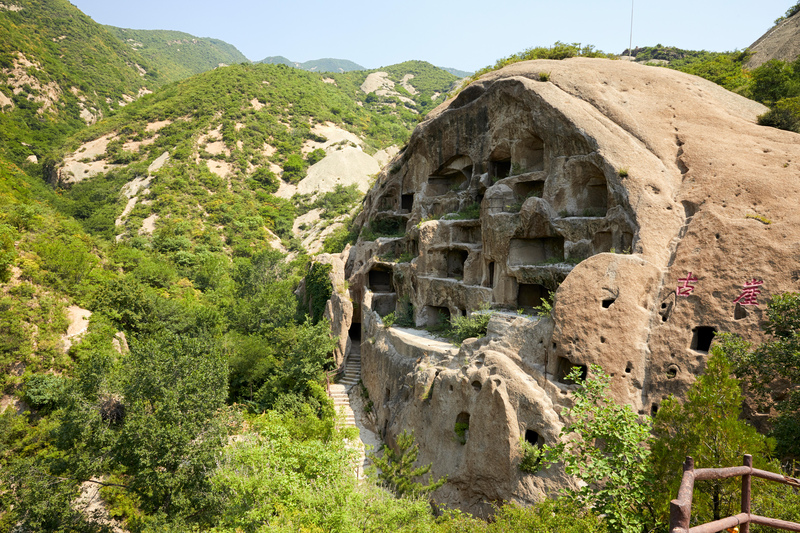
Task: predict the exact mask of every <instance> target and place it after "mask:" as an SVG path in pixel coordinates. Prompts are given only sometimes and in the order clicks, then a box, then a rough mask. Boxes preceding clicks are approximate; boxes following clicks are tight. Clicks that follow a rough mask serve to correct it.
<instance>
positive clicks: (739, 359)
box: [720, 293, 800, 459]
mask: <svg viewBox="0 0 800 533" xmlns="http://www.w3.org/2000/svg"><path fill="white" fill-rule="evenodd" d="M764 329H765V331H766V332H767V334H768V335H769V336H770V338H769V340H768V341H766V342H764V343H762V344H761V345H759V346H757V347H756V348H753V347H752V346H751V345H750V344H748V343H746V342H744V341H743V340H742V339H741V338H739V337H735V336H732V335H727V336H723V337H722V342H721V344H720V350H722V351H723V352H724V353H725V354H726V355H727V356H728V357H729V358H730V359H731V360H732V361H733V363H734V365H735V372H736V374H737V375H738V376H740V377H741V378H742V379H744V381H745V385H746V386H747V388H748V389H749V390H750V391H751V392H752V393H753V394H754V395H755V397H756V398H757V400H758V401H759V403H761V404H762V406H764V407H768V406H771V405H772V404H773V402H774V400H773V397H772V393H773V391H774V390H777V389H774V387H775V386H777V387H779V388H785V389H787V390H786V394H785V395H784V396H783V399H781V400H779V401H777V402H774V405H775V407H776V409H777V411H778V417H777V418H776V419H775V422H774V427H773V432H774V435H775V437H776V439H777V447H776V451H777V453H778V454H779V455H780V456H782V457H787V458H788V457H791V458H794V459H797V458H800V442H798V440H797V435H798V434H800V390H798V389H797V387H792V384H797V383H800V293H785V294H781V295H778V296H775V297H773V298H772V299H771V300H770V301H769V303H768V307H767V323H766V326H765V327H764ZM776 380H783V383H782V384H781V383H776Z"/></svg>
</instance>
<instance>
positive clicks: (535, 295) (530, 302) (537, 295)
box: [517, 283, 547, 313]
mask: <svg viewBox="0 0 800 533" xmlns="http://www.w3.org/2000/svg"><path fill="white" fill-rule="evenodd" d="M517 287H518V290H517V307H518V308H522V309H524V310H525V311H526V312H528V313H531V312H533V310H534V308H536V307H539V306H540V305H542V301H543V300H545V299H546V298H547V287H545V286H544V285H539V284H538V283H520V284H518V286H517Z"/></svg>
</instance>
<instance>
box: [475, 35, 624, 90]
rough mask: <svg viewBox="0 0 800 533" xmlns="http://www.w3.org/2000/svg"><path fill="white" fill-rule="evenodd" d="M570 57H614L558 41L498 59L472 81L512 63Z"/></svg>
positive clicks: (587, 47) (481, 70)
mask: <svg viewBox="0 0 800 533" xmlns="http://www.w3.org/2000/svg"><path fill="white" fill-rule="evenodd" d="M570 57H614V56H613V55H612V54H606V53H605V52H602V51H600V50H595V48H594V46H593V45H591V44H588V45H586V46H582V45H581V43H562V42H561V41H556V42H555V44H554V45H553V46H549V47H548V46H535V47H532V48H528V49H526V50H523V51H522V52H518V53H516V54H513V55H511V56H508V57H504V58H502V59H498V60H497V62H496V63H495V64H494V66H491V67H484V68H482V69H480V70H479V71H477V72H476V73H475V74H473V75H472V77H471V78H470V80H477V79H478V78H480V77H481V76H483V75H484V74H486V73H487V72H491V71H493V70H498V69H501V68H503V67H505V66H508V65H511V64H512V63H518V62H520V61H529V60H532V59H556V60H560V59H567V58H570Z"/></svg>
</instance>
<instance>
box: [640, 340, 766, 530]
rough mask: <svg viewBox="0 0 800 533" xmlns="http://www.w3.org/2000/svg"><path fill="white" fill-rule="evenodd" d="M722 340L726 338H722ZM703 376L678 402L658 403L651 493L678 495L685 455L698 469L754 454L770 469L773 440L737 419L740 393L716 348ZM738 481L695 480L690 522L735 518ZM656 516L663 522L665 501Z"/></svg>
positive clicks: (734, 462)
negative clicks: (684, 399)
mask: <svg viewBox="0 0 800 533" xmlns="http://www.w3.org/2000/svg"><path fill="white" fill-rule="evenodd" d="M723 338H725V337H724V336H723ZM711 351H712V357H711V358H710V359H709V360H708V366H707V367H706V371H705V373H704V374H703V375H701V376H700V377H699V378H698V379H697V381H696V382H695V383H694V384H693V385H692V387H691V388H690V389H689V392H688V393H687V395H686V401H685V402H683V403H681V402H680V401H679V400H678V399H676V398H675V397H673V396H671V397H670V398H667V399H666V400H664V402H662V404H661V407H660V408H659V410H658V413H657V414H656V416H655V419H654V424H653V434H654V436H655V440H654V441H653V444H652V460H653V482H654V488H655V491H654V492H655V494H662V495H664V494H671V495H675V494H677V493H678V487H679V485H680V481H681V477H682V475H683V472H682V470H681V467H680V466H681V464H682V463H683V461H684V459H685V457H686V456H687V455H689V456H691V457H693V458H694V461H695V465H697V466H698V467H702V468H720V467H728V466H736V465H740V464H741V461H742V456H743V455H744V454H746V453H749V454H752V455H753V461H754V464H755V465H756V467H757V468H762V469H764V468H766V467H768V466H769V463H768V457H769V455H770V453H771V451H772V442H771V441H770V440H769V439H767V438H766V437H764V436H763V435H759V434H758V432H757V431H756V430H755V428H754V427H752V426H750V425H749V424H747V422H745V421H743V420H740V419H739V416H740V414H741V410H742V394H741V390H740V385H739V380H737V379H736V378H734V377H732V376H731V372H732V366H731V363H730V362H729V361H728V359H727V358H726V357H725V354H724V351H725V350H724V349H723V348H722V347H721V346H720V345H715V346H714V347H713V348H712V350H711ZM740 486H741V482H740V481H739V480H738V478H733V479H725V480H719V479H718V480H711V481H704V482H698V483H697V484H696V485H695V497H694V502H693V504H692V518H693V519H694V520H697V521H698V523H703V522H708V521H711V520H718V519H719V518H721V517H724V516H729V515H730V514H735V511H734V508H735V506H736V505H738V502H739V489H740ZM660 500H662V501H663V502H664V504H665V505H664V507H663V508H661V509H660V512H662V513H664V514H663V515H662V516H663V517H664V518H666V516H667V513H668V510H667V508H666V502H668V501H669V498H660Z"/></svg>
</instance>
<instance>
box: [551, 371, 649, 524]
mask: <svg viewBox="0 0 800 533" xmlns="http://www.w3.org/2000/svg"><path fill="white" fill-rule="evenodd" d="M589 374H590V377H588V378H587V379H586V380H585V381H583V383H582V387H581V388H580V389H578V390H577V391H575V393H574V398H575V404H574V406H573V407H572V408H571V409H570V410H569V411H568V413H567V419H568V420H569V423H568V424H567V425H566V426H564V428H563V429H562V430H561V434H560V439H559V443H558V444H556V445H554V446H549V445H545V446H543V447H542V450H541V456H542V461H541V463H540V464H541V467H548V466H551V465H553V464H554V463H557V462H560V463H563V465H564V471H565V472H566V473H567V474H569V475H571V476H575V477H577V478H578V479H580V480H581V481H583V482H584V483H585V484H584V486H583V487H581V488H580V489H578V490H574V491H567V493H566V494H565V495H564V496H565V497H567V498H568V499H570V500H573V501H575V502H576V503H579V504H580V505H583V506H586V507H590V508H592V509H594V510H595V511H596V512H597V513H599V514H604V515H605V517H606V522H607V524H608V526H609V529H610V530H611V531H620V532H625V533H641V531H642V526H643V524H644V523H645V511H646V502H647V486H648V485H647V482H648V480H649V473H650V472H649V470H650V463H649V455H650V452H649V450H648V448H647V445H646V444H647V441H648V438H649V436H650V424H649V420H648V419H647V418H646V417H645V419H644V420H640V418H639V417H638V416H637V415H636V413H634V412H633V411H632V410H631V408H630V407H629V406H627V405H619V404H617V403H615V402H614V401H612V400H609V399H608V386H609V381H610V379H611V378H610V377H609V376H608V375H606V374H604V373H603V371H602V369H601V368H600V367H599V366H597V365H592V367H591V369H590V373H589ZM567 379H569V380H572V381H573V382H575V383H577V382H580V380H581V371H580V368H578V367H575V368H573V369H572V372H570V374H569V375H568V376H567Z"/></svg>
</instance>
